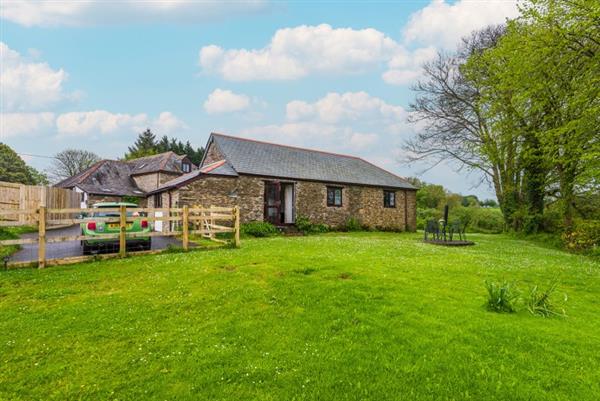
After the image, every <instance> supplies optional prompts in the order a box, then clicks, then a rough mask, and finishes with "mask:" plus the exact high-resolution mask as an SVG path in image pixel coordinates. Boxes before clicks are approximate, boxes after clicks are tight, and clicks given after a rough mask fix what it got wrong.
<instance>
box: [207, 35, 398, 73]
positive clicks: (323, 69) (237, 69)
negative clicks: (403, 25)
mask: <svg viewBox="0 0 600 401" xmlns="http://www.w3.org/2000/svg"><path fill="white" fill-rule="evenodd" d="M398 48H399V45H398V43H396V42H395V41H394V40H393V39H390V38H389V37H387V36H386V35H385V34H383V33H382V32H379V31H377V30H375V29H372V28H368V29H360V30H356V29H352V28H332V27H331V26H330V25H327V24H321V25H318V26H307V25H302V26H298V27H295V28H284V29H279V30H277V31H276V32H275V34H274V35H273V37H272V38H271V41H270V43H269V44H268V45H267V46H265V47H264V48H262V49H251V50H247V49H231V50H224V49H222V48H220V47H219V46H216V45H210V46H205V47H203V48H202V49H201V50H200V56H199V64H200V66H201V67H202V69H203V71H205V72H209V73H216V74H219V75H221V76H222V77H223V78H225V79H227V80H230V81H250V80H288V79H298V78H301V77H304V76H306V75H308V74H310V73H358V72H362V71H365V70H366V69H368V68H372V67H374V66H378V65H380V64H381V63H382V62H385V61H387V60H389V59H390V58H391V57H392V56H393V55H394V54H395V53H396V52H397V51H398Z"/></svg>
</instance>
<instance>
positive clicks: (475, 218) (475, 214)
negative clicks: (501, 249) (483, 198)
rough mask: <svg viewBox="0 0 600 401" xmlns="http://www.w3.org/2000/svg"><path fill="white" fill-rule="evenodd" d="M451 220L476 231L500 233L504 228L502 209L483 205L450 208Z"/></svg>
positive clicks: (470, 230) (471, 230)
mask: <svg viewBox="0 0 600 401" xmlns="http://www.w3.org/2000/svg"><path fill="white" fill-rule="evenodd" d="M448 219H449V220H450V222H454V221H459V222H460V224H461V225H467V230H468V231H469V232H474V233H484V234H499V233H501V232H502V231H503V230H504V217H503V216H502V212H501V211H500V209H495V208H487V207H486V208H482V207H462V206H458V207H454V208H451V209H450V216H449V217H448Z"/></svg>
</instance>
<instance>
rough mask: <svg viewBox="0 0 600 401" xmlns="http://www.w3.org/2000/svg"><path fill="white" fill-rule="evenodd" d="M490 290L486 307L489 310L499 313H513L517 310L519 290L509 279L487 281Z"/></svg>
mask: <svg viewBox="0 0 600 401" xmlns="http://www.w3.org/2000/svg"><path fill="white" fill-rule="evenodd" d="M485 288H486V289H487V292H488V299H487V302H486V307H487V309H488V310H489V311H492V312H498V313H513V312H516V311H517V301H518V299H519V291H518V290H517V288H516V287H515V285H514V284H511V283H509V282H507V281H503V282H501V283H497V282H494V281H485Z"/></svg>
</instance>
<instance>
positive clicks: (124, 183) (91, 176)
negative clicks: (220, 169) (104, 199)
mask: <svg viewBox="0 0 600 401" xmlns="http://www.w3.org/2000/svg"><path fill="white" fill-rule="evenodd" d="M182 158H183V157H182V156H178V155H176V154H175V153H173V152H165V153H161V154H158V155H154V156H148V157H141V158H139V159H133V160H128V161H121V160H101V161H99V162H98V163H96V164H94V165H93V166H91V167H90V168H88V169H87V170H85V171H83V172H81V173H79V174H77V175H74V176H73V177H70V178H67V179H66V180H63V181H61V182H59V183H58V184H56V185H55V186H57V187H61V188H73V187H78V188H80V189H82V190H83V191H85V192H87V193H91V194H104V195H119V196H124V195H125V196H142V195H145V194H146V193H145V192H144V191H143V190H141V189H140V188H138V186H137V185H136V184H135V181H134V180H133V178H132V176H134V175H138V174H148V173H154V172H158V171H166V172H171V173H177V174H182V173H183V171H182V170H181V160H182ZM192 168H195V166H194V167H192ZM194 171H196V170H194ZM194 171H192V172H194Z"/></svg>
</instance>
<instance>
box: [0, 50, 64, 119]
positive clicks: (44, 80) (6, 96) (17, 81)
mask: <svg viewBox="0 0 600 401" xmlns="http://www.w3.org/2000/svg"><path fill="white" fill-rule="evenodd" d="M66 79H67V73H66V72H65V71H64V70H63V69H59V70H54V69H52V68H51V67H50V66H49V65H48V64H47V63H39V62H28V61H27V60H26V59H25V58H24V57H23V56H22V55H21V54H19V53H18V52H17V51H15V50H13V49H11V48H9V47H8V46H7V45H6V44H5V43H3V42H0V87H1V88H2V91H1V93H0V96H1V102H2V108H3V110H2V111H5V112H6V111H33V110H41V109H43V108H45V107H47V106H49V105H51V104H55V103H57V102H59V101H60V100H62V99H64V98H66V97H68V96H69V95H67V94H66V93H65V92H64V88H63V85H64V82H65V81H66Z"/></svg>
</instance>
